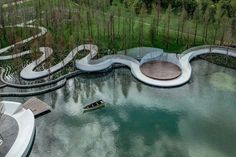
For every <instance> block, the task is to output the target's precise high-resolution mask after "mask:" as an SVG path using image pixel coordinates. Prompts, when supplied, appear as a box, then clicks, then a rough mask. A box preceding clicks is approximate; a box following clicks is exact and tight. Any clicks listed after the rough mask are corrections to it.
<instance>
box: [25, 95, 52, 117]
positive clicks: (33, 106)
mask: <svg viewBox="0 0 236 157" xmlns="http://www.w3.org/2000/svg"><path fill="white" fill-rule="evenodd" d="M23 107H24V108H25V109H30V110H31V111H32V112H33V114H34V116H35V117H38V116H40V115H42V114H45V113H48V112H50V111H51V107H50V106H49V105H48V104H46V103H45V102H43V101H41V100H39V99H38V98H36V97H32V98H31V99H29V100H28V101H26V102H25V103H24V104H23Z"/></svg>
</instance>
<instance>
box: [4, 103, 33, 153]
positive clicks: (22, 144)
mask: <svg viewBox="0 0 236 157" xmlns="http://www.w3.org/2000/svg"><path fill="white" fill-rule="evenodd" d="M1 103H3V104H4V114H6V115H8V116H11V117H12V118H14V119H15V120H16V122H17V124H18V128H19V130H18V135H17V137H16V140H15V142H14V144H13V145H12V147H11V149H10V150H9V152H8V153H7V154H6V157H13V156H14V157H25V156H26V155H27V154H28V152H29V150H30V148H31V145H32V142H33V138H34V135H35V120H34V115H33V113H32V112H31V111H30V110H26V109H24V108H22V106H21V103H17V102H10V101H2V102H1Z"/></svg>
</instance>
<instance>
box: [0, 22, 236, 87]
mask: <svg viewBox="0 0 236 157" xmlns="http://www.w3.org/2000/svg"><path fill="white" fill-rule="evenodd" d="M32 22H33V21H29V22H27V23H26V24H19V25H16V26H8V27H26V28H38V29H39V30H40V33H38V34H37V35H34V36H32V37H29V38H28V39H25V40H22V41H20V42H18V43H16V44H13V45H10V46H8V47H6V48H3V49H0V54H1V53H4V52H6V51H8V50H10V49H12V48H14V47H15V45H17V44H25V43H28V42H29V41H31V40H33V39H36V38H38V37H41V36H43V35H44V34H46V33H47V29H46V28H44V27H37V26H34V25H32V24H31V23H32ZM39 50H40V52H42V56H41V57H40V58H38V59H37V60H35V61H33V62H32V63H30V64H28V65H27V66H26V67H25V68H24V69H23V70H22V71H21V73H20V76H21V77H22V78H23V79H26V80H35V79H39V78H42V77H46V76H48V75H50V74H53V73H55V72H57V71H59V70H61V69H62V68H63V67H65V66H66V65H67V64H68V63H69V62H70V61H72V60H73V58H74V57H75V56H76V54H77V53H78V52H80V51H83V50H86V51H89V53H88V55H87V56H85V57H84V58H82V59H80V60H76V67H77V69H79V70H82V71H85V72H95V71H101V70H105V69H107V68H109V67H110V66H112V64H116V63H118V64H123V65H126V66H128V67H129V68H130V70H131V72H132V74H133V76H134V77H135V78H137V79H138V80H140V81H141V82H143V83H146V84H148V85H152V86H159V87H175V86H180V85H182V84H184V83H186V82H188V81H189V79H190V78H191V74H192V68H191V64H190V61H191V60H192V59H193V58H194V57H197V56H199V55H202V54H209V53H216V54H223V55H229V56H233V57H236V50H235V49H229V48H226V47H220V46H200V47H194V48H191V49H189V50H186V51H185V52H184V53H183V54H184V55H182V56H181V57H180V67H181V70H182V74H181V75H180V76H179V77H178V78H175V79H173V80H155V79H152V78H149V77H147V76H145V75H144V74H143V73H142V72H141V70H140V62H139V61H138V60H136V59H134V58H132V57H129V56H125V55H109V56H105V57H103V58H100V59H98V60H93V58H94V57H95V56H96V55H97V53H98V47H97V46H96V45H92V44H85V45H80V46H78V47H76V48H74V49H73V50H72V51H71V52H70V53H69V54H68V55H67V56H66V57H65V58H64V59H63V60H62V61H61V62H59V63H58V64H56V65H54V66H52V67H50V68H49V69H45V70H42V71H35V68H36V67H37V66H38V65H40V64H41V63H42V62H44V61H45V60H46V59H47V58H48V57H50V55H51V54H52V53H53V50H52V49H51V48H49V47H40V48H39ZM30 53H31V51H30V50H29V51H24V52H21V53H19V54H14V55H8V56H0V60H9V59H13V58H16V57H20V56H23V55H27V54H30ZM54 83H55V82H54Z"/></svg>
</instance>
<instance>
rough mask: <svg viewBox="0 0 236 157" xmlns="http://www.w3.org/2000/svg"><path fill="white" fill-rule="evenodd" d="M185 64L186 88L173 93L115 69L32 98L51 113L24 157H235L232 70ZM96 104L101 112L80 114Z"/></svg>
mask: <svg viewBox="0 0 236 157" xmlns="http://www.w3.org/2000/svg"><path fill="white" fill-rule="evenodd" d="M192 65H193V78H192V81H191V82H190V83H188V84H186V85H184V86H182V87H178V88H168V89H165V88H156V87H150V86H147V85H144V84H142V83H140V82H138V81H137V80H136V79H134V78H133V77H132V74H131V73H130V71H129V70H128V69H125V68H122V69H116V70H113V71H112V72H111V73H108V74H106V75H101V74H100V75H88V76H78V77H76V78H74V79H71V80H70V81H69V82H68V83H67V85H66V87H64V88H62V89H59V90H57V91H55V92H52V93H49V94H45V95H41V96H39V98H40V99H42V100H44V101H46V102H47V103H48V104H50V105H51V106H52V107H53V111H52V112H51V113H50V114H47V115H45V116H44V117H40V118H38V119H37V120H36V124H37V135H36V139H35V143H34V146H33V150H32V152H31V155H30V157H42V156H43V157H66V156H67V157H235V156H236V149H235V148H236V71H235V70H233V69H227V68H224V67H220V66H217V65H213V64H210V63H207V62H205V61H201V60H198V61H193V62H192ZM26 99H27V98H24V99H23V98H8V100H17V101H21V102H23V101H25V100H26ZM98 99H103V100H104V101H105V102H106V107H105V108H103V109H100V110H97V111H94V112H89V113H82V106H83V105H85V104H88V103H90V102H92V101H96V100H98Z"/></svg>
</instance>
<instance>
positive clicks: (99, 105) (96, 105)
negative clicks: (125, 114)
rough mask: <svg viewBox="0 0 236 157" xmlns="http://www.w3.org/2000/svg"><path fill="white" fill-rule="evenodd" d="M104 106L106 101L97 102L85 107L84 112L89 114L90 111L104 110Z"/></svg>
mask: <svg viewBox="0 0 236 157" xmlns="http://www.w3.org/2000/svg"><path fill="white" fill-rule="evenodd" d="M104 106H105V104H104V101H103V100H98V101H96V102H93V103H91V104H89V105H86V106H84V107H83V109H84V112H88V111H93V110H97V109H99V108H102V107H104Z"/></svg>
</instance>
